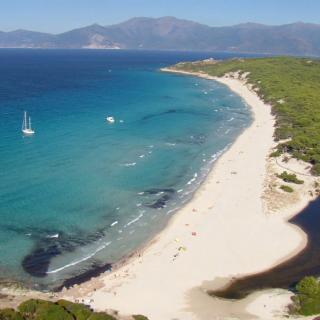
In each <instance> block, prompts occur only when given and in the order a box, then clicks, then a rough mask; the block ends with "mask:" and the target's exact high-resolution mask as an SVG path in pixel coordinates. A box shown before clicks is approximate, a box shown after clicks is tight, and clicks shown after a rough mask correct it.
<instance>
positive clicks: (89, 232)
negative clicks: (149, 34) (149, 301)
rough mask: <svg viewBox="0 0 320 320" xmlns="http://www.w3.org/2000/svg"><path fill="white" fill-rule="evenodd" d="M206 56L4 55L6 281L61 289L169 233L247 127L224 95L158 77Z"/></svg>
mask: <svg viewBox="0 0 320 320" xmlns="http://www.w3.org/2000/svg"><path fill="white" fill-rule="evenodd" d="M210 56H214V55H212V54H208V53H204V54H201V53H197V54H195V53H194V54H191V53H178V52H177V53H173V52H171V53H165V52H162V53H161V52H130V51H110V52H108V51H107V52H106V51H73V50H71V51H59V50H57V51H54V50H53V51H50V50H48V51H46V50H0V68H1V70H2V72H1V74H0V116H1V127H0V218H1V220H0V231H1V232H0V252H1V260H0V270H1V277H2V278H3V279H8V278H9V279H12V280H16V281H22V282H23V283H24V284H25V285H27V286H30V287H37V288H42V289H48V288H53V287H57V286H59V285H61V284H62V283H63V281H65V280H66V279H69V278H72V277H75V276H77V275H79V274H81V273H84V272H86V271H88V270H91V269H94V268H99V267H101V266H103V265H104V264H106V263H111V264H112V263H114V262H116V261H118V260H119V259H121V258H123V257H124V256H126V255H128V254H130V253H131V252H132V251H133V250H135V249H137V248H138V247H139V246H141V245H142V244H143V243H145V242H146V241H147V240H149V239H150V238H151V237H152V235H154V234H155V233H156V232H158V231H159V230H160V229H161V228H163V227H164V226H165V224H166V222H167V221H168V219H169V218H170V217H171V216H172V214H174V212H175V211H176V210H177V208H179V207H181V206H182V205H183V203H185V202H186V201H188V200H189V199H190V197H191V196H192V194H193V192H194V191H195V190H196V189H197V187H198V186H199V184H200V183H201V182H202V181H203V179H204V177H205V176H206V174H207V173H208V171H209V169H210V168H211V167H212V165H213V163H214V162H215V161H216V159H217V158H218V156H219V155H220V154H221V153H222V152H223V150H225V149H226V148H227V147H228V146H229V145H230V143H232V142H233V141H234V140H235V138H236V137H237V136H238V135H239V134H240V132H241V131H242V130H243V129H244V128H245V127H247V126H248V124H249V123H250V121H251V115H250V112H249V110H248V107H247V105H246V104H245V103H244V102H243V101H242V99H241V98H240V97H238V96H237V95H235V94H233V93H232V92H231V91H230V90H229V89H228V88H227V87H225V86H224V85H221V84H219V83H216V82H214V81H207V80H203V79H198V78H193V77H186V76H180V75H174V74H166V73H162V72H160V71H159V68H160V67H162V66H165V65H169V64H172V63H175V62H178V61H181V60H197V59H199V58H207V57H210ZM219 57H220V58H223V57H225V56H224V55H222V56H221V55H220V56H219ZM24 110H27V111H28V112H29V114H30V115H31V117H32V121H33V126H34V129H35V131H36V134H35V135H34V136H32V137H24V136H23V135H22V133H21V123H22V116H23V111H24ZM110 115H111V116H113V117H114V118H115V120H116V122H115V123H114V124H109V123H107V122H106V121H105V118H106V117H107V116H110ZM213 197H214V195H213Z"/></svg>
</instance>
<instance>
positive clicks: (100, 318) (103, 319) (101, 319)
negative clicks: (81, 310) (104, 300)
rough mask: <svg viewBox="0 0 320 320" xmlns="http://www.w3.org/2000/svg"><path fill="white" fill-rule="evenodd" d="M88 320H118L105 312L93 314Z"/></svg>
mask: <svg viewBox="0 0 320 320" xmlns="http://www.w3.org/2000/svg"><path fill="white" fill-rule="evenodd" d="M88 320H116V318H115V317H113V316H110V315H108V314H106V313H104V312H93V313H92V314H91V316H90V317H89V319H88Z"/></svg>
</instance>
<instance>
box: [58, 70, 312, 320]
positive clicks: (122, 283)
mask: <svg viewBox="0 0 320 320" xmlns="http://www.w3.org/2000/svg"><path fill="white" fill-rule="evenodd" d="M164 71H171V70H164ZM196 75H197V76H201V77H204V78H207V79H213V80H217V81H219V82H221V83H223V84H225V85H227V86H228V87H229V88H230V89H231V90H233V91H234V92H235V93H237V94H238V95H240V96H241V97H242V98H243V99H244V100H245V101H246V103H247V104H248V105H249V106H250V108H251V110H252V113H253V116H254V121H253V122H252V124H251V126H250V127H249V128H247V129H246V130H245V131H244V132H243V133H242V134H241V135H240V136H239V137H238V139H237V140H236V142H235V143H234V144H233V145H232V146H231V147H230V148H229V149H228V150H227V151H226V152H225V153H224V154H223V155H222V156H221V157H220V159H219V160H218V161H217V162H216V163H215V165H214V167H213V169H212V171H211V172H210V174H209V175H208V177H207V179H206V181H205V182H204V183H203V184H202V185H201V187H200V188H199V190H198V191H197V192H196V194H195V196H194V197H193V199H192V200H191V201H190V202H189V203H188V204H187V205H186V206H185V207H184V208H182V209H181V210H180V211H179V212H178V213H177V214H175V215H174V217H173V218H172V219H171V221H170V223H169V224H168V226H167V227H166V228H165V230H163V231H162V232H161V233H160V234H159V235H158V236H157V237H156V238H155V239H154V240H153V241H152V243H150V244H149V245H148V246H147V247H146V248H145V249H144V250H143V252H141V254H137V255H136V257H134V258H132V259H131V260H130V261H129V262H128V263H127V264H125V265H123V266H122V267H120V268H119V269H118V270H116V271H114V272H112V273H104V274H102V275H101V276H100V277H98V278H96V279H93V280H92V281H89V282H87V283H85V284H83V285H80V286H75V287H74V288H71V289H69V290H64V291H63V292H62V296H63V297H64V298H67V299H70V300H76V299H80V300H81V299H84V300H85V301H88V300H91V305H92V307H93V308H95V309H97V310H107V309H113V310H119V312H120V313H121V314H124V315H126V314H144V315H146V316H148V317H149V318H150V320H164V319H180V320H194V319H203V320H208V319H268V320H270V319H278V318H279V319H280V318H282V316H283V310H284V308H285V306H286V305H287V304H288V303H289V301H290V294H289V293H288V292H287V291H285V290H269V291H267V292H263V293H254V294H252V295H250V296H249V297H247V298H246V299H243V300H241V301H237V302H232V301H222V300H220V299H217V298H212V297H210V296H208V294H207V293H206V291H207V290H208V289H217V288H220V287H221V286H224V285H226V284H227V283H228V282H229V281H230V280H231V279H232V278H234V277H239V276H242V275H248V274H252V273H257V272H260V271H263V270H266V269H269V268H271V267H272V266H275V265H276V264H278V263H279V262H281V261H283V260H286V259H288V258H290V257H292V256H293V255H295V254H296V253H297V252H299V251H300V250H301V249H302V248H304V247H305V246H306V243H307V238H306V235H305V234H304V233H303V232H302V231H301V230H300V229H299V228H297V227H295V226H293V225H291V224H289V223H288V222H287V220H288V219H289V218H290V217H292V216H293V215H295V214H296V213H298V212H299V211H300V210H301V209H303V208H304V207H305V206H306V205H307V204H308V202H309V201H310V200H311V199H312V197H311V196H310V195H309V194H308V193H307V189H308V187H309V186H310V185H311V183H312V181H313V180H312V179H313V178H312V177H310V181H309V180H307V181H306V183H305V185H304V186H301V187H300V188H304V189H301V190H299V194H297V192H295V193H294V194H293V195H287V194H285V193H284V192H282V191H279V190H278V188H276V187H273V186H274V184H272V185H271V182H270V181H273V179H274V173H275V172H276V171H277V170H278V168H277V164H276V162H275V161H274V160H273V159H270V158H269V157H268V156H269V154H270V152H271V149H272V148H273V147H274V145H275V142H274V140H273V132H274V118H273V116H272V115H271V107H270V106H269V105H267V104H265V103H264V102H263V101H262V100H261V99H260V98H259V97H258V95H257V94H256V93H255V92H254V91H252V90H251V89H250V87H248V86H247V85H246V84H245V82H244V81H243V80H239V79H233V78H231V77H224V78H219V79H215V78H212V77H208V76H207V75H204V74H196ZM293 165H295V166H296V167H297V168H298V169H301V170H303V169H302V168H303V166H301V165H300V164H299V163H293ZM279 170H280V169H279ZM300 191H301V192H300ZM277 197H278V198H277ZM274 199H276V201H274ZM279 203H280V205H279Z"/></svg>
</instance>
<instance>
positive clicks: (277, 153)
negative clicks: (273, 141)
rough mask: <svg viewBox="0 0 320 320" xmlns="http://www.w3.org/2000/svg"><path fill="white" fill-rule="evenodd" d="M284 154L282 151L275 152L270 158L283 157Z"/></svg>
mask: <svg viewBox="0 0 320 320" xmlns="http://www.w3.org/2000/svg"><path fill="white" fill-rule="evenodd" d="M281 154H282V152H281V150H279V149H278V150H276V151H273V152H272V153H271V154H270V157H273V158H277V157H279V156H281Z"/></svg>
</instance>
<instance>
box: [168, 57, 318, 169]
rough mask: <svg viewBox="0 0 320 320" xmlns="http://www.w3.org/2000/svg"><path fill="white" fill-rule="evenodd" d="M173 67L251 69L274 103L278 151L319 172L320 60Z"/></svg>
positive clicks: (217, 71) (216, 72)
mask: <svg viewBox="0 0 320 320" xmlns="http://www.w3.org/2000/svg"><path fill="white" fill-rule="evenodd" d="M172 68H173V69H176V70H183V71H192V72H204V73H207V74H209V75H212V76H223V75H225V74H226V73H229V72H236V71H240V73H241V74H243V73H246V72H249V74H248V75H247V79H248V82H249V83H251V84H252V85H253V87H254V88H255V89H256V90H258V91H257V92H258V94H259V95H260V96H261V97H262V98H263V99H264V101H266V102H268V103H270V104H271V105H272V111H273V114H274V115H275V116H276V130H275V139H276V141H279V145H278V150H277V151H278V152H276V153H275V155H277V154H280V153H282V152H285V151H287V152H289V153H290V154H292V156H293V157H295V158H298V159H302V160H304V161H307V162H309V163H310V164H312V165H313V167H312V172H313V173H314V174H316V175H320V60H317V59H306V58H292V57H274V58H257V59H233V60H227V61H218V62H217V61H199V62H193V63H179V64H177V65H175V66H173V67H172ZM288 139H289V140H288ZM281 140H286V141H285V142H284V141H281Z"/></svg>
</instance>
